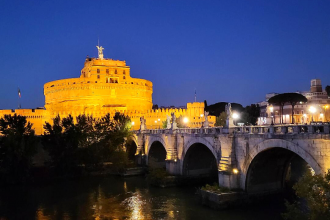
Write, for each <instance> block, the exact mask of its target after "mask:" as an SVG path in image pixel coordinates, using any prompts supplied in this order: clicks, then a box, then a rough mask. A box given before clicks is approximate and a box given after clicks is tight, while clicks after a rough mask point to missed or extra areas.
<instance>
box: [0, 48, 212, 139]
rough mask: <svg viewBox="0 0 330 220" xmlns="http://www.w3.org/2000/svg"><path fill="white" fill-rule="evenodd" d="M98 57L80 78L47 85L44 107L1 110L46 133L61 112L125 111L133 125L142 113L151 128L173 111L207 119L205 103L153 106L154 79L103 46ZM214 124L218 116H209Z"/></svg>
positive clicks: (197, 123) (196, 123) (198, 121)
mask: <svg viewBox="0 0 330 220" xmlns="http://www.w3.org/2000/svg"><path fill="white" fill-rule="evenodd" d="M97 48H98V55H99V56H98V58H89V57H87V58H86V60H85V65H84V67H83V69H82V70H81V74H80V77H79V78H71V79H62V80H56V81H52V82H48V83H46V84H45V85H44V95H45V108H44V109H16V110H0V117H2V116H3V115H4V114H14V113H16V114H19V115H23V116H26V117H27V119H28V120H29V121H30V122H31V123H33V127H34V129H35V130H36V134H43V133H44V130H43V125H44V123H45V122H46V121H51V120H52V119H53V118H54V117H56V116H57V115H59V116H60V117H61V118H63V117H67V116H68V115H72V116H73V117H74V118H75V117H76V116H78V115H80V114H86V115H93V116H94V117H97V118H98V117H102V116H104V115H106V114H107V113H110V114H111V115H113V114H114V113H115V112H121V113H124V114H126V115H128V116H130V117H131V120H132V122H133V123H132V124H133V129H139V126H140V117H144V118H145V119H146V125H147V128H148V129H151V128H153V129H154V128H161V127H162V121H164V120H166V117H167V115H168V116H170V115H171V113H172V112H174V113H175V115H176V117H179V116H184V117H187V118H188V119H189V124H188V126H189V127H201V126H202V122H203V121H204V120H205V118H204V117H203V114H204V103H203V102H201V103H199V102H194V103H188V104H187V108H186V109H176V108H174V109H156V110H152V106H153V104H152V91H153V90H152V82H150V81H148V80H145V79H137V78H132V77H131V74H130V67H129V66H127V65H126V62H125V61H120V60H112V59H107V58H103V49H104V48H103V47H99V46H97ZM209 122H210V125H211V126H212V125H213V124H214V122H215V117H213V116H209Z"/></svg>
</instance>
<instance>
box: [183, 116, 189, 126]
mask: <svg viewBox="0 0 330 220" xmlns="http://www.w3.org/2000/svg"><path fill="white" fill-rule="evenodd" d="M188 122H189V119H188V118H187V117H184V118H183V123H184V124H185V126H187V124H188Z"/></svg>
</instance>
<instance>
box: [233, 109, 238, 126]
mask: <svg viewBox="0 0 330 220" xmlns="http://www.w3.org/2000/svg"><path fill="white" fill-rule="evenodd" d="M232 117H233V119H234V124H235V120H236V119H239V114H238V113H236V112H234V113H233V115H232Z"/></svg>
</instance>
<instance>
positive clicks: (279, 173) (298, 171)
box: [133, 125, 330, 192]
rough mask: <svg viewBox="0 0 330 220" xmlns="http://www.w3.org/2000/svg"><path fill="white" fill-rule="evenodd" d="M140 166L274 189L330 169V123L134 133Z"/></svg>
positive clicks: (232, 185) (247, 187) (244, 186)
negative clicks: (309, 171) (305, 175)
mask: <svg viewBox="0 0 330 220" xmlns="http://www.w3.org/2000/svg"><path fill="white" fill-rule="evenodd" d="M133 145H134V147H135V149H136V150H135V149H134V152H136V153H135V158H136V159H137V162H138V163H139V164H145V165H148V166H150V167H164V168H165V167H166V170H167V171H168V172H169V173H170V174H172V175H182V176H193V177H203V176H208V175H209V176H213V177H215V178H216V179H217V180H218V182H219V185H220V186H225V187H229V188H239V189H243V190H245V191H246V192H260V191H273V190H279V189H282V188H283V187H284V186H285V185H286V184H290V183H292V182H295V181H297V179H298V178H300V177H301V175H302V174H303V173H304V172H306V170H307V169H310V170H311V171H312V172H315V173H316V174H321V173H322V174H323V173H325V172H326V171H327V170H328V169H330V134H329V125H274V126H272V125H271V126H251V127H231V128H222V127H214V128H200V129H187V128H181V129H160V130H139V131H134V137H133Z"/></svg>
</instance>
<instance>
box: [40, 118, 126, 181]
mask: <svg viewBox="0 0 330 220" xmlns="http://www.w3.org/2000/svg"><path fill="white" fill-rule="evenodd" d="M130 126H131V123H130V118H129V117H128V116H125V115H123V114H120V113H116V114H115V115H114V117H113V118H112V117H110V114H107V115H105V116H104V117H102V118H100V119H95V118H93V117H92V116H85V115H80V116H78V117H77V118H76V121H74V119H73V117H72V116H70V115H69V116H68V117H66V118H63V119H61V118H60V117H59V116H57V117H56V118H55V119H54V120H53V124H52V125H51V124H50V123H48V122H46V123H45V125H44V128H45V135H44V138H43V143H44V146H45V148H46V150H47V151H48V152H49V155H50V157H51V166H52V167H53V169H54V171H55V172H56V174H58V175H72V174H77V173H78V171H80V170H81V169H80V168H81V166H84V167H86V168H95V167H98V166H100V165H102V164H103V162H109V161H110V162H113V164H115V166H118V167H119V166H122V165H123V166H124V165H125V163H126V162H127V157H125V155H126V154H125V152H124V148H123V146H124V143H125V141H126V140H127V139H129V138H130V136H131V132H130ZM118 158H120V160H118Z"/></svg>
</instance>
